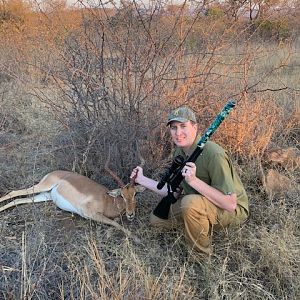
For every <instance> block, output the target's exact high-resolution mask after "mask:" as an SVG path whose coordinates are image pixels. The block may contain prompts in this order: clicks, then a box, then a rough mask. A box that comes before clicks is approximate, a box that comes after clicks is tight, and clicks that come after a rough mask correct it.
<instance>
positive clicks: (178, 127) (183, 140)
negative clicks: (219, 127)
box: [170, 121, 197, 150]
mask: <svg viewBox="0 0 300 300" xmlns="http://www.w3.org/2000/svg"><path fill="white" fill-rule="evenodd" d="M170 131H171V136H172V140H173V142H174V143H175V145H176V146H178V147H180V148H183V149H186V150H188V149H189V148H190V147H191V146H192V145H193V143H194V141H195V138H196V136H197V124H193V123H192V122H191V121H188V122H177V121H173V122H171V124H170Z"/></svg>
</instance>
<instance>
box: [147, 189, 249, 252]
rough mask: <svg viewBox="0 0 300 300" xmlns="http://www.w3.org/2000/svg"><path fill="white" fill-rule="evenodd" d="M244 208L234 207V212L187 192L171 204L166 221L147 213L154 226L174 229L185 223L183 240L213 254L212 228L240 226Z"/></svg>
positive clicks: (199, 249) (244, 213)
mask: <svg viewBox="0 0 300 300" xmlns="http://www.w3.org/2000/svg"><path fill="white" fill-rule="evenodd" d="M247 215H248V214H247V211H246V210H245V209H244V208H243V207H240V206H237V208H236V210H235V211H234V212H228V211H225V210H223V209H220V208H218V207H217V206H215V205H214V204H213V203H211V202H210V201H209V200H207V199H206V198H205V197H203V196H201V195H198V194H193V195H186V196H184V197H183V198H181V199H178V201H177V202H176V203H175V204H173V205H171V209H170V212H169V218H168V219H167V220H164V219H161V218H158V217H157V216H155V215H153V213H152V214H151V215H150V223H151V225H153V226H157V227H163V228H170V229H171V228H174V227H176V226H178V225H179V224H182V223H183V224H184V233H185V239H186V241H187V242H188V244H189V246H191V247H192V248H194V249H195V250H197V251H200V252H204V253H207V254H211V253H212V247H211V233H212V230H213V229H217V230H218V229H221V228H225V227H228V226H229V225H230V226H234V225H239V224H241V223H243V222H244V221H245V220H246V219H247Z"/></svg>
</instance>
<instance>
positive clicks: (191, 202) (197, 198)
mask: <svg viewBox="0 0 300 300" xmlns="http://www.w3.org/2000/svg"><path fill="white" fill-rule="evenodd" d="M204 200H206V199H205V198H204V197H203V196H201V195H198V194H191V195H186V196H184V197H183V198H182V200H181V211H182V214H183V216H187V215H189V214H190V212H191V211H193V210H195V209H196V210H201V209H202V208H203V207H204Z"/></svg>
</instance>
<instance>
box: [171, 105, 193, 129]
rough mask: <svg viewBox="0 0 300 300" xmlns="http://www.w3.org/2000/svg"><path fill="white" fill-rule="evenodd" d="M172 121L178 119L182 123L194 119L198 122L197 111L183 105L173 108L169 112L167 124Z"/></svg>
mask: <svg viewBox="0 0 300 300" xmlns="http://www.w3.org/2000/svg"><path fill="white" fill-rule="evenodd" d="M172 121H177V122H182V123H184V122H188V121H192V122H195V123H197V119H196V115H195V113H194V112H193V111H192V110H191V109H190V108H189V107H187V106H181V107H178V108H176V109H174V110H172V111H171V112H170V114H169V117H168V123H167V125H169V124H170V122H172Z"/></svg>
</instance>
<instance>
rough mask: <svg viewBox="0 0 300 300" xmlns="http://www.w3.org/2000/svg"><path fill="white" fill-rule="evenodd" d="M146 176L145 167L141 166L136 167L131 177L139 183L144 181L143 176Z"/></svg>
mask: <svg viewBox="0 0 300 300" xmlns="http://www.w3.org/2000/svg"><path fill="white" fill-rule="evenodd" d="M143 177H144V172H143V168H142V167H140V166H137V167H135V168H134V169H133V170H132V172H131V175H130V178H134V182H135V183H137V184H141V183H142V178H143Z"/></svg>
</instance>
